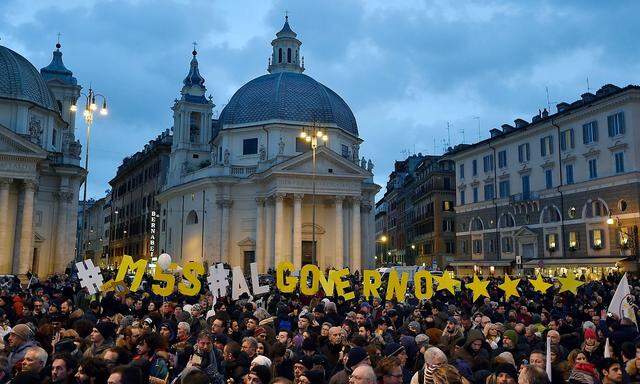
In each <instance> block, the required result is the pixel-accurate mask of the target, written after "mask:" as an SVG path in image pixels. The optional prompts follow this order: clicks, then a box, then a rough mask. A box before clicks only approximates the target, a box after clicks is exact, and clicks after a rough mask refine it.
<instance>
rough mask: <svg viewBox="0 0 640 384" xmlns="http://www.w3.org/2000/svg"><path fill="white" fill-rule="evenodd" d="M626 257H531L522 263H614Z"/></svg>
mask: <svg viewBox="0 0 640 384" xmlns="http://www.w3.org/2000/svg"><path fill="white" fill-rule="evenodd" d="M626 259H627V258H626V257H581V258H573V259H564V258H562V259H533V260H529V261H527V262H525V263H524V267H529V268H538V267H540V262H542V264H543V266H544V267H549V266H564V267H567V266H571V267H573V266H576V265H584V266H590V265H614V264H615V263H617V262H620V261H624V260H626Z"/></svg>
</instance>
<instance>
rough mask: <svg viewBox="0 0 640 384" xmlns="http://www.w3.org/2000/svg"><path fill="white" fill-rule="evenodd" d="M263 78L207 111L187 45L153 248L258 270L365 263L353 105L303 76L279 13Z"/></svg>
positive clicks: (364, 184) (366, 171)
mask: <svg viewBox="0 0 640 384" xmlns="http://www.w3.org/2000/svg"><path fill="white" fill-rule="evenodd" d="M271 45H272V47H273V53H272V55H271V58H270V59H269V66H268V70H267V71H268V74H265V75H263V76H259V77H257V78H255V79H253V80H251V81H249V82H248V83H246V84H245V85H244V86H242V87H241V88H240V89H239V90H238V91H237V92H236V93H235V94H234V95H233V97H232V98H231V99H230V101H229V103H228V104H227V105H226V106H225V107H224V109H223V110H222V112H221V113H220V116H219V118H218V119H215V118H213V108H214V106H215V105H214V103H213V100H212V98H211V97H210V96H209V97H207V95H206V93H207V89H206V87H205V85H204V83H205V79H204V78H203V77H202V76H201V75H200V73H199V69H198V60H197V58H196V56H197V52H196V51H195V50H194V51H193V58H192V59H191V67H190V70H189V74H188V75H187V77H186V78H185V79H184V82H183V83H184V86H183V87H182V91H181V97H180V99H179V100H176V102H175V104H174V106H173V108H172V109H173V116H174V125H173V143H172V148H171V155H170V164H169V171H168V175H167V182H166V184H165V187H164V188H163V191H162V193H161V194H159V195H158V196H157V200H158V201H159V203H160V204H161V212H160V233H159V236H160V239H159V243H158V248H160V249H161V250H163V251H165V252H167V253H169V254H170V255H172V257H173V259H174V261H176V262H181V263H183V262H186V261H192V260H193V261H204V262H205V263H207V264H208V265H212V264H213V263H218V262H223V263H228V264H230V265H231V266H243V267H245V268H246V267H248V265H249V263H251V262H253V261H257V262H258V268H259V270H260V272H264V271H266V270H268V269H269V268H274V267H275V265H277V264H278V263H279V262H282V261H290V262H291V263H293V264H294V266H295V268H296V269H298V268H300V267H301V266H302V265H305V264H309V263H313V264H316V265H318V266H319V267H320V268H321V269H326V268H331V267H337V268H342V267H350V268H351V270H352V271H354V270H361V269H362V268H366V267H369V266H372V265H373V263H374V254H375V237H374V236H375V228H374V209H373V208H374V197H375V194H376V193H377V192H378V191H379V189H380V187H379V186H378V185H376V184H375V183H374V182H373V174H372V170H373V163H372V162H371V161H370V160H369V161H368V162H367V161H366V160H365V159H364V158H362V159H360V158H359V153H358V152H359V147H360V145H361V144H362V142H363V140H362V139H361V138H360V136H359V133H358V126H357V123H356V119H355V117H354V115H353V112H352V111H351V109H350V108H349V106H348V105H347V103H346V102H345V101H344V100H343V99H342V98H341V97H340V96H339V95H338V94H337V93H335V92H334V91H332V90H331V89H329V88H328V87H326V86H324V85H322V84H321V83H319V82H318V81H316V80H314V79H313V78H311V77H309V76H307V75H305V74H303V72H304V70H305V67H304V57H302V56H301V52H300V46H301V45H302V42H301V41H300V40H299V39H298V38H297V34H296V33H295V32H294V31H293V30H292V29H291V27H290V26H289V22H288V20H287V19H286V20H285V23H284V26H283V27H282V29H281V30H280V31H279V32H278V33H277V34H276V38H275V39H274V40H273V41H272V42H271Z"/></svg>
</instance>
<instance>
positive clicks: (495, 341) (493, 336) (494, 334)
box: [482, 323, 500, 350]
mask: <svg viewBox="0 0 640 384" xmlns="http://www.w3.org/2000/svg"><path fill="white" fill-rule="evenodd" d="M482 333H483V334H484V338H485V339H486V340H487V343H489V345H490V346H491V349H493V350H496V349H498V345H499V344H500V333H499V331H498V326H497V325H495V324H492V323H488V324H485V326H484V329H483V331H482Z"/></svg>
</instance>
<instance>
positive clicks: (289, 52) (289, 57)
mask: <svg viewBox="0 0 640 384" xmlns="http://www.w3.org/2000/svg"><path fill="white" fill-rule="evenodd" d="M290 62H291V48H287V63H290Z"/></svg>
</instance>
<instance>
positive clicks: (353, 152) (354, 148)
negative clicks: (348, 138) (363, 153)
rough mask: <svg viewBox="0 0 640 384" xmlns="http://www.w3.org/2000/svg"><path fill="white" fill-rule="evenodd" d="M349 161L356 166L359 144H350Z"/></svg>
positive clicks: (358, 156)
mask: <svg viewBox="0 0 640 384" xmlns="http://www.w3.org/2000/svg"><path fill="white" fill-rule="evenodd" d="M351 156H352V158H351V161H353V162H354V163H355V164H358V159H359V158H360V145H359V144H352V145H351Z"/></svg>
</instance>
